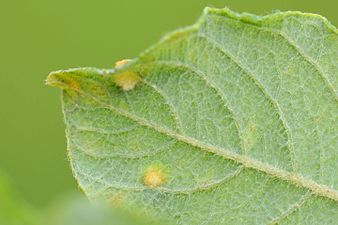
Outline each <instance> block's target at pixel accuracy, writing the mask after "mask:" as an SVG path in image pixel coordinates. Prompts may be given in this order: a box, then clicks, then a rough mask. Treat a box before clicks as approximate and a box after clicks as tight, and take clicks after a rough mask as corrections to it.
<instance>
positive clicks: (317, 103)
mask: <svg viewBox="0 0 338 225" xmlns="http://www.w3.org/2000/svg"><path fill="white" fill-rule="evenodd" d="M337 34H338V32H337V29H336V28H335V27H333V26H332V25H331V24H330V23H329V22H328V21H327V20H326V19H325V18H323V17H321V16H319V15H314V14H306V13H300V12H279V13H275V14H271V15H267V16H263V17H261V16H255V15H252V14H248V13H243V14H238V13H235V12H233V11H231V10H229V9H213V8H206V9H205V12H204V14H203V16H202V17H201V19H200V20H199V21H198V22H197V23H196V24H195V25H193V26H191V27H187V28H185V29H181V30H178V31H176V32H174V33H172V34H169V35H167V36H166V37H165V38H163V39H162V40H161V41H160V42H159V43H158V44H156V45H154V46H153V47H151V48H150V49H149V50H147V51H145V52H144V53H142V54H141V55H140V56H139V57H138V58H137V59H135V60H133V61H131V62H130V63H127V64H126V65H123V66H119V67H117V68H116V69H109V70H100V69H95V68H80V69H71V70H66V71H57V72H53V73H51V74H50V75H49V77H48V79H47V83H48V84H49V85H52V86H58V87H61V88H62V89H63V110H64V115H65V122H66V125H67V138H68V149H69V151H68V154H69V158H70V162H71V165H72V169H73V172H74V176H75V177H76V179H77V181H78V182H79V185H80V187H81V188H82V189H83V190H84V192H85V193H86V194H87V196H88V197H89V198H90V199H94V200H95V199H105V200H108V201H110V202H111V203H112V204H113V205H115V206H121V207H124V208H127V209H129V210H139V211H140V212H142V213H145V214H147V215H148V216H150V217H152V218H154V219H160V220H163V221H166V222H170V223H173V224H338V190H337V189H338V173H337V171H338V117H337V115H338V114H337V112H338V104H337V94H338V93H337V92H338V63H337V62H338V35H337ZM130 74H132V77H133V79H134V80H135V81H138V80H139V81H140V82H139V83H138V84H136V87H134V84H135V83H133V84H132V85H128V86H126V88H124V89H125V90H123V89H122V88H120V87H119V86H118V85H117V83H115V82H114V78H115V77H119V82H124V80H123V79H121V77H127V76H131V75H130ZM135 75H137V76H138V77H139V78H140V79H136V78H135ZM130 89H131V90H130ZM126 90H128V91H126Z"/></svg>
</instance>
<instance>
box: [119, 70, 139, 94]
mask: <svg viewBox="0 0 338 225" xmlns="http://www.w3.org/2000/svg"><path fill="white" fill-rule="evenodd" d="M114 81H115V83H116V84H117V86H119V87H121V88H122V89H123V90H124V91H129V90H132V89H134V88H135V86H136V85H137V84H138V83H139V82H140V81H141V78H140V77H139V76H138V75H137V74H136V73H135V72H133V71H124V72H122V73H120V74H116V75H115V76H114Z"/></svg>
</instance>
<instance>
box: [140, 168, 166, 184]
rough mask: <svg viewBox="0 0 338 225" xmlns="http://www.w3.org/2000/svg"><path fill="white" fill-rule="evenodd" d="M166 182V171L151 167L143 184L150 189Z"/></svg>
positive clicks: (145, 175) (145, 174)
mask: <svg viewBox="0 0 338 225" xmlns="http://www.w3.org/2000/svg"><path fill="white" fill-rule="evenodd" d="M165 181H166V177H165V174H164V171H163V170H162V169H161V168H160V167H157V166H156V167H154V166H151V167H149V168H148V169H147V170H146V172H145V173H144V176H143V183H144V185H145V186H147V187H148V188H156V187H160V186H161V185H163V184H164V183H165Z"/></svg>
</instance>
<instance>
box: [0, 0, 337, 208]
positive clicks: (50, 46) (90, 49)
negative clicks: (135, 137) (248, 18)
mask: <svg viewBox="0 0 338 225" xmlns="http://www.w3.org/2000/svg"><path fill="white" fill-rule="evenodd" d="M205 6H214V7H224V6H228V7H230V8H231V9H233V10H236V11H238V12H243V11H247V12H252V13H257V14H267V13H270V12H272V11H273V10H274V9H279V10H282V11H286V10H300V11H304V12H312V13H319V14H322V15H323V16H325V17H327V18H328V19H329V20H330V21H331V22H332V23H333V24H334V25H336V26H337V25H338V13H337V11H338V1H335V0H320V1H318V0H223V1H220V0H219V1H217V0H169V1H161V0H142V1H141V0H95V1H90V0H10V1H5V0H0V170H2V171H4V172H5V173H6V174H7V175H8V176H9V177H10V179H11V183H12V184H13V185H14V187H16V189H17V192H19V194H20V195H21V196H22V197H24V198H25V199H26V200H27V201H28V202H30V203H31V204H32V205H33V206H36V207H41V208H42V207H45V206H46V205H47V204H48V203H49V202H51V201H54V200H55V199H57V198H59V196H62V195H63V194H64V193H67V192H70V191H77V189H78V188H77V185H76V182H75V181H74V179H73V177H72V173H71V170H70V167H69V163H68V161H67V156H66V140H65V135H64V124H63V118H62V114H61V107H60V92H59V90H57V89H52V88H49V87H47V86H45V85H44V80H45V78H46V76H47V74H48V73H49V72H50V71H53V70H58V69H67V68H72V67H80V66H94V67H102V68H109V67H112V66H113V65H114V62H115V61H116V60H119V59H123V58H133V57H135V56H137V55H138V54H139V53H140V52H141V51H143V50H144V49H146V48H147V47H148V46H150V45H151V44H153V43H154V42H156V41H157V40H158V39H159V38H160V37H161V36H163V35H164V34H165V33H167V32H168V31H171V30H173V29H176V28H178V27H182V26H186V25H190V24H192V23H194V22H195V21H196V19H197V18H198V17H199V15H200V14H201V13H202V10H203V8H204V7H205ZM0 201H1V199H0ZM0 204H1V202H0Z"/></svg>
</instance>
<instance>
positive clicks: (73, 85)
mask: <svg viewBox="0 0 338 225" xmlns="http://www.w3.org/2000/svg"><path fill="white" fill-rule="evenodd" d="M45 84H46V85H48V86H52V87H59V88H63V89H64V88H67V89H73V90H78V89H79V88H80V84H79V83H78V82H77V81H76V80H75V79H74V78H73V77H72V76H68V75H67V72H66V71H63V70H60V71H55V72H51V73H50V74H49V75H48V77H47V79H46V82H45Z"/></svg>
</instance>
